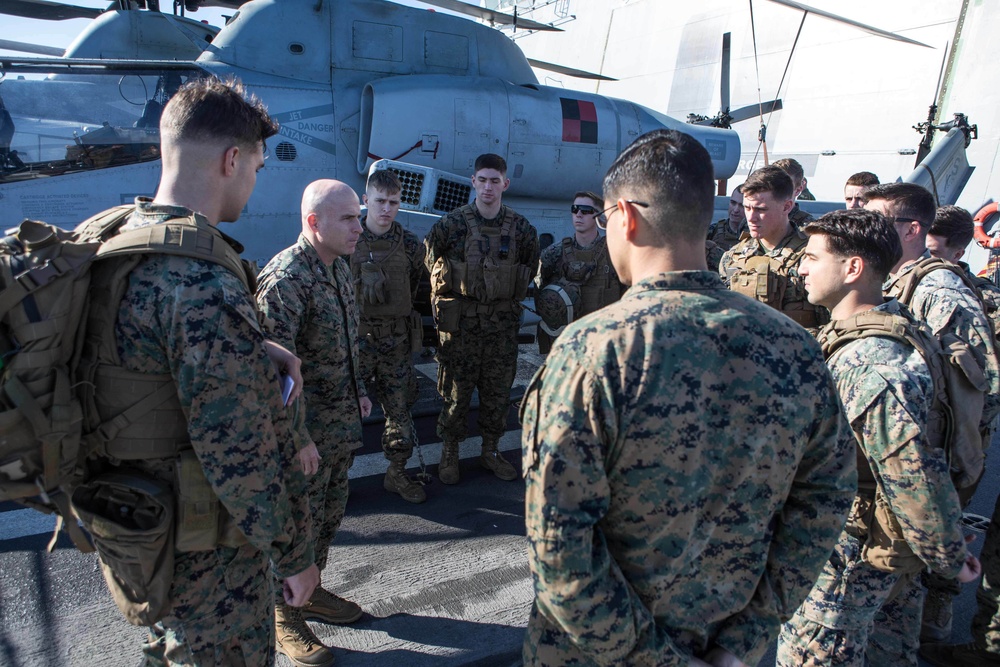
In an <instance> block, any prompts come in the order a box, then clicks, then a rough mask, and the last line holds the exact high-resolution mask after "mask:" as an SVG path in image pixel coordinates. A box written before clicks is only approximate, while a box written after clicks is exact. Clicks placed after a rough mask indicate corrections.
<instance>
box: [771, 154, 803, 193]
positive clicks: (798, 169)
mask: <svg viewBox="0 0 1000 667" xmlns="http://www.w3.org/2000/svg"><path fill="white" fill-rule="evenodd" d="M771 164H773V165H774V166H775V167H777V168H778V169H780V170H781V171H783V172H785V173H786V174H788V175H789V176H791V177H792V184H793V185H794V186H795V187H799V183H801V182H802V179H803V178H805V177H806V172H805V171H804V170H803V169H802V165H801V164H799V161H798V160H796V159H794V158H790V157H784V158H781V159H780V160H775V161H774V162H772V163H771Z"/></svg>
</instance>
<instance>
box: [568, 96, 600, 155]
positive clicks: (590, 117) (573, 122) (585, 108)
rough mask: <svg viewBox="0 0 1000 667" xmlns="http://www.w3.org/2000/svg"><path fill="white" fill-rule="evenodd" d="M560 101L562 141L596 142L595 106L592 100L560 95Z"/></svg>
mask: <svg viewBox="0 0 1000 667" xmlns="http://www.w3.org/2000/svg"><path fill="white" fill-rule="evenodd" d="M559 101H560V102H561V103H562V118H563V133H562V138H563V141H572V142H575V143H580V144H596V143H597V107H595V106H594V103H593V102H587V101H584V100H571V99H569V98H567V97H560V98H559Z"/></svg>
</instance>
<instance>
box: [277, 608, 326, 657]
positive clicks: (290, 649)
mask: <svg viewBox="0 0 1000 667" xmlns="http://www.w3.org/2000/svg"><path fill="white" fill-rule="evenodd" d="M274 637H275V643H276V645H277V649H278V653H280V654H282V655H284V656H285V657H286V658H288V659H289V660H291V661H292V663H293V664H295V665H298V667H328V666H329V665H332V664H333V653H332V652H331V651H330V649H328V648H327V647H325V646H323V643H322V642H321V641H320V640H319V639H317V638H316V635H314V634H313V631H312V630H310V629H309V626H308V625H306V619H305V618H303V617H302V610H301V609H299V608H297V607H290V606H288V605H286V604H279V605H275V607H274Z"/></svg>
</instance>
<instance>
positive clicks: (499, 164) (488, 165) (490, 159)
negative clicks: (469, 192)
mask: <svg viewBox="0 0 1000 667" xmlns="http://www.w3.org/2000/svg"><path fill="white" fill-rule="evenodd" d="M480 169H496V170H497V171H499V172H500V173H501V174H503V175H504V176H506V175H507V160H504V159H503V158H502V157H500V156H499V155H497V154H496V153H483V154H482V155H480V156H479V157H477V158H476V166H475V169H473V170H472V173H473V174H475V173H477V172H478V171H479V170H480Z"/></svg>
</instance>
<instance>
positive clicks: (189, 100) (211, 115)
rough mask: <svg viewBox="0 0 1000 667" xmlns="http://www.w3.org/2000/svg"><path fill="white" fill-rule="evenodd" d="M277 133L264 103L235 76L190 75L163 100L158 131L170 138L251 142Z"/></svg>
mask: <svg viewBox="0 0 1000 667" xmlns="http://www.w3.org/2000/svg"><path fill="white" fill-rule="evenodd" d="M277 133H278V123H277V122H275V120H274V119H273V118H271V116H270V115H268V113H267V107H265V106H264V103H263V102H261V101H260V99H258V98H257V96H255V95H253V94H252V93H249V92H247V90H246V88H245V87H244V86H243V84H242V83H240V82H239V81H238V80H236V79H229V80H227V81H220V80H219V79H216V78H215V77H204V78H200V79H193V80H190V81H188V82H187V83H185V84H184V85H183V86H181V87H180V88H179V89H178V91H177V92H176V93H175V94H174V96H173V97H171V98H170V101H169V102H167V106H166V107H165V108H164V109H163V114H162V116H161V117H160V135H161V136H163V137H164V138H170V139H173V140H174V141H197V142H213V141H221V142H227V143H230V144H236V145H240V146H255V145H256V144H257V143H258V142H260V143H263V142H264V141H265V140H266V139H267V138H268V137H272V136H274V135H275V134H277Z"/></svg>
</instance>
